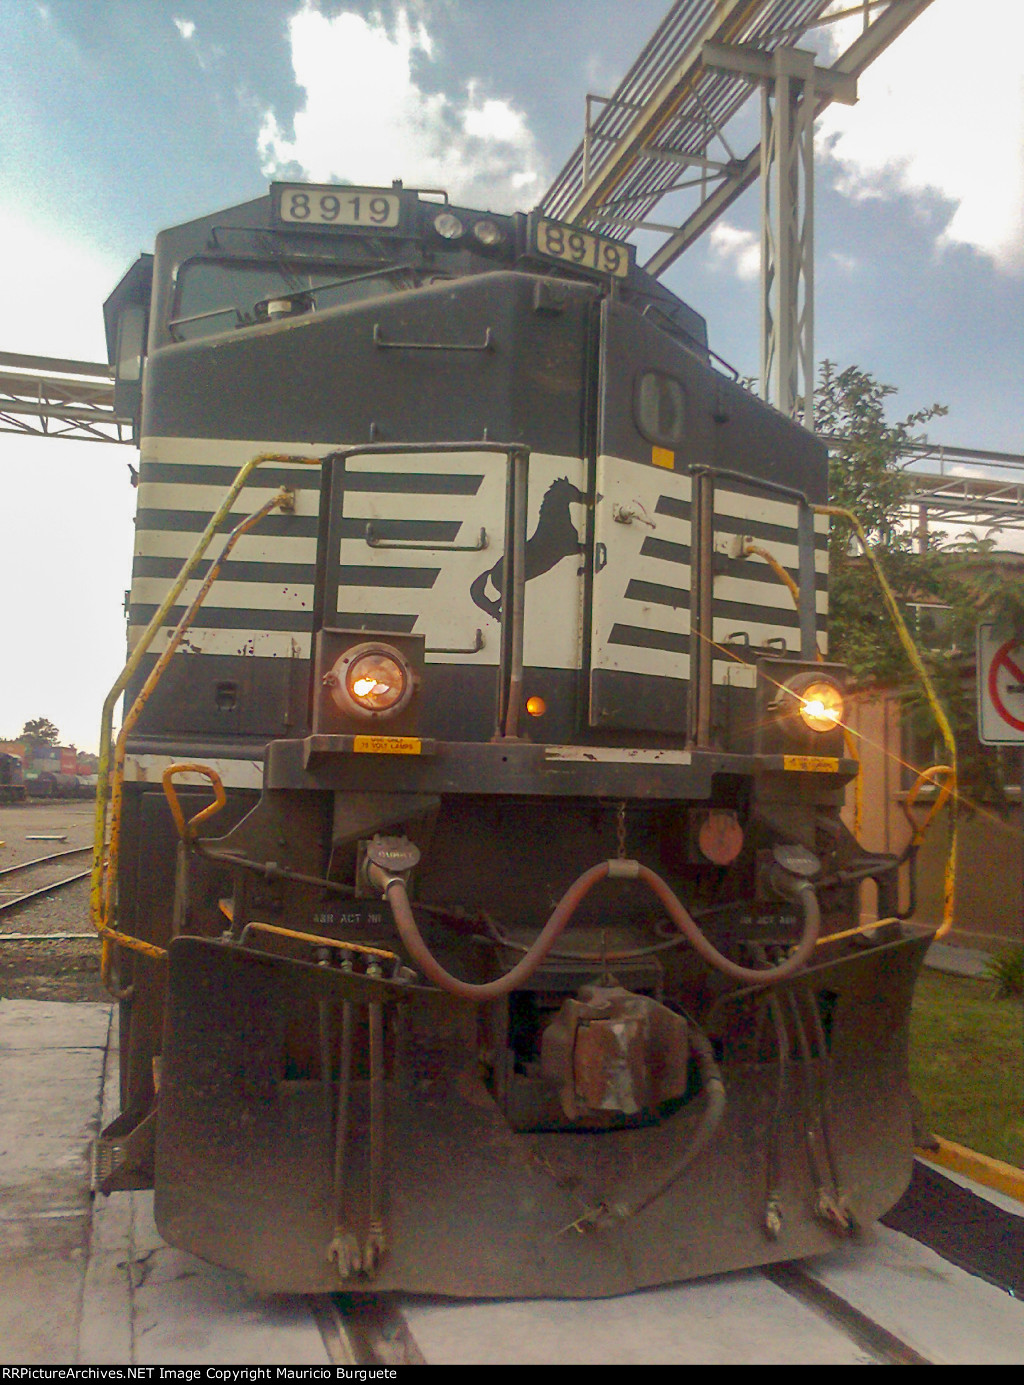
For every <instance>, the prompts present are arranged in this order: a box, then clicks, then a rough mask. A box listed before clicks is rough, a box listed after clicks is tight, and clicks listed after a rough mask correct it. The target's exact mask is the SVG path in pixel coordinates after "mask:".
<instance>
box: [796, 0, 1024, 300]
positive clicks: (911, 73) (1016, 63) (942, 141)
mask: <svg viewBox="0 0 1024 1385" xmlns="http://www.w3.org/2000/svg"><path fill="white" fill-rule="evenodd" d="M968 8H969V9H970V19H969V23H968V24H967V25H966V26H965V25H964V19H965V18H966V16H965V14H964V13H963V7H962V6H957V5H954V4H953V3H952V2H951V0H935V3H934V4H933V5H931V6H930V7H929V8H928V9H927V10H925V12H924V13H923V14H922V15H921V16H920V17H919V18H918V19H916V20H915V21H914V22H913V24H911V25H910V27H909V28H908V29H907V30H906V32H905V33H904V34H903V35H901V37H900V38H899V39H897V40H896V42H895V43H894V44H893V45H892V47H891V48H889V49H888V50H887V51H886V52H885V53H883V54H882V56H881V57H880V58H878V59H876V61H875V62H874V63H872V65H871V66H870V67H869V68H868V69H867V71H866V72H865V74H864V75H863V77H861V79H860V82H859V95H860V100H859V102H858V104H857V105H856V106H852V107H850V106H839V105H833V106H831V107H829V109H828V110H827V111H826V112H825V114H824V115H823V116H822V118H821V120H820V122H819V126H818V145H819V150H820V151H821V152H823V153H826V154H827V155H828V157H830V158H831V159H832V160H833V161H834V162H835V164H837V165H838V174H839V176H838V180H837V186H838V188H839V190H840V191H841V192H843V193H844V194H846V195H847V196H849V197H853V198H857V199H864V198H868V197H891V196H894V195H899V194H909V195H911V196H914V197H926V196H928V195H929V194H930V195H931V197H932V200H933V203H934V196H935V194H938V196H939V197H940V198H943V199H945V200H946V201H947V202H949V203H951V204H953V210H952V212H951V213H950V215H949V219H948V221H947V222H946V224H945V226H944V228H943V229H942V231H941V233H940V235H939V237H938V241H937V244H938V247H939V248H940V249H943V248H945V247H948V246H951V245H967V246H973V247H974V249H975V250H977V251H979V252H980V253H981V254H982V255H984V256H986V257H987V258H988V259H989V260H991V261H992V262H993V263H994V264H995V265H996V266H997V267H998V268H1000V269H1002V270H1005V271H1008V272H1011V273H1015V274H1021V273H1024V76H1022V70H1021V65H1020V54H1021V51H1022V50H1024V6H1022V5H1021V4H1020V0H973V3H972V4H971V5H970V6H969V7H968ZM858 26H859V20H852V21H850V20H847V21H843V22H841V23H839V24H837V25H835V26H834V29H835V32H834V33H833V34H832V36H831V37H832V45H833V50H834V52H836V53H838V52H840V51H842V50H843V49H845V48H846V47H848V45H849V43H850V42H851V41H852V40H853V39H854V38H855V37H856V35H857V32H858ZM993 35H996V36H998V38H997V41H995V42H994V41H992V36H993Z"/></svg>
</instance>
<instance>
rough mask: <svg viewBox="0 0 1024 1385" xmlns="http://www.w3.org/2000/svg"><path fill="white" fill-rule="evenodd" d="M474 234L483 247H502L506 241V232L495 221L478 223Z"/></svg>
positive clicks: (474, 228) (475, 225)
mask: <svg viewBox="0 0 1024 1385" xmlns="http://www.w3.org/2000/svg"><path fill="white" fill-rule="evenodd" d="M473 234H474V236H476V238H477V240H478V241H479V242H480V244H481V245H500V244H501V242H502V241H503V240H504V239H505V233H504V231H502V229H501V227H500V226H498V225H496V223H495V222H493V221H477V222H476V223H475V224H474V226H473Z"/></svg>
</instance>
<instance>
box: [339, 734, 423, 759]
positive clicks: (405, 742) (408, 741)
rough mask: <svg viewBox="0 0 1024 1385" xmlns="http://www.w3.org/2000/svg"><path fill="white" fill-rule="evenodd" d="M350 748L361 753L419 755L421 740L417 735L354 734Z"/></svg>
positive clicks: (421, 748)
mask: <svg viewBox="0 0 1024 1385" xmlns="http://www.w3.org/2000/svg"><path fill="white" fill-rule="evenodd" d="M352 749H353V750H354V751H355V752H356V753H357V754H361V755H419V754H420V753H421V752H422V750H423V742H422V741H421V740H420V739H419V737H418V736H354V737H353V738H352Z"/></svg>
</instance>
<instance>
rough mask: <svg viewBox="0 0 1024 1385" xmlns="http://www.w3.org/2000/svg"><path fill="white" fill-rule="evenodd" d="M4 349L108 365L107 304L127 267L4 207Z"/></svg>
mask: <svg viewBox="0 0 1024 1385" xmlns="http://www.w3.org/2000/svg"><path fill="white" fill-rule="evenodd" d="M0 244H2V245H3V247H4V255H3V260H2V262H0V301H2V302H3V305H4V321H5V329H4V346H5V348H6V349H7V350H8V351H20V352H24V353H27V354H29V355H40V356H73V357H78V358H81V359H88V360H106V355H107V350H106V341H105V338H104V335H103V300H104V299H105V298H106V297H107V295H108V294H109V293H110V291H111V289H112V288H113V287H114V285H115V284H116V283H117V281H118V279H120V277H121V275H122V274H123V273H124V270H125V268H126V265H125V264H124V263H122V262H120V261H116V260H114V259H113V258H108V257H106V256H104V255H102V254H100V253H99V252H98V251H96V250H94V249H92V248H91V247H90V246H88V245H86V244H84V243H83V242H82V241H81V240H72V239H71V238H70V237H68V236H66V235H64V234H63V233H62V232H61V231H60V230H57V229H54V228H53V227H51V226H50V225H48V224H47V223H45V222H43V221H40V220H36V219H34V218H32V217H30V216H28V215H26V214H25V213H24V212H21V211H19V210H17V209H15V208H13V207H2V208H0Z"/></svg>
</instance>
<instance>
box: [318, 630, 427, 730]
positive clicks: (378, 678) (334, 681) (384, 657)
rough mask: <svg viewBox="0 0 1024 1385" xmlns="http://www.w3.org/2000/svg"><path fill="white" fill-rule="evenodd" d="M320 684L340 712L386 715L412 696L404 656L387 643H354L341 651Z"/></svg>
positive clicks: (405, 702)
mask: <svg viewBox="0 0 1024 1385" xmlns="http://www.w3.org/2000/svg"><path fill="white" fill-rule="evenodd" d="M324 685H325V687H327V688H329V689H330V693H331V698H332V700H333V701H334V703H335V705H336V706H337V707H338V708H339V709H340V710H341V711H342V712H347V713H349V714H350V715H352V714H354V715H356V716H360V717H369V718H376V717H389V716H394V715H395V713H397V712H400V711H401V710H402V708H403V707H405V706H406V704H407V703H408V701H409V699H410V698H411V697H412V693H413V673H412V669H411V668H410V667H409V664H408V661H407V660H406V658H405V656H404V655H403V654H400V653H399V651H398V650H397V649H394V648H393V647H392V646H391V645H388V644H357V645H354V646H353V647H352V648H351V649H347V650H346V651H345V653H344V654H342V655H341V657H340V658H339V659H338V661H337V663H336V664H335V665H334V667H333V668H332V669H331V671H330V672H329V673H328V674H327V675H326V676H325V678H324Z"/></svg>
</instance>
